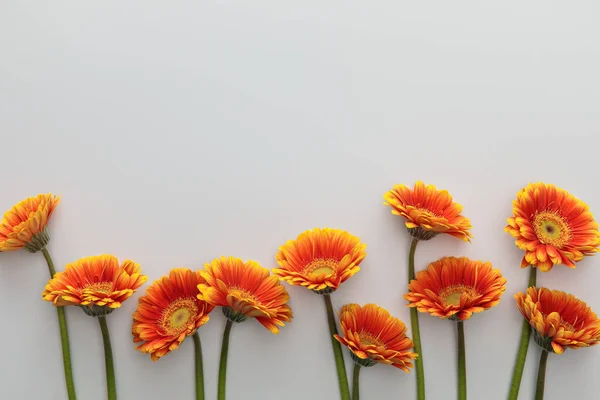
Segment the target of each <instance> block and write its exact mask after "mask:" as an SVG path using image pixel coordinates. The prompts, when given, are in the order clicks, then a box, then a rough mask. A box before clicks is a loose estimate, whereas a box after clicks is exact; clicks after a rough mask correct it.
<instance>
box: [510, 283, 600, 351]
mask: <svg viewBox="0 0 600 400" xmlns="http://www.w3.org/2000/svg"><path fill="white" fill-rule="evenodd" d="M515 299H516V300H517V306H518V307H519V311H521V314H523V316H524V317H525V319H526V320H527V321H528V322H529V324H530V325H531V327H532V328H533V330H534V333H535V336H534V337H535V341H536V343H537V344H538V345H539V346H540V347H542V348H543V349H544V350H546V351H551V350H554V352H555V353H557V354H562V353H563V352H564V351H565V347H568V348H571V349H578V348H580V347H588V346H594V345H596V344H598V342H599V341H600V320H599V319H598V317H597V316H596V314H594V312H593V311H592V310H591V308H590V307H588V306H587V305H586V304H585V303H584V302H583V301H581V300H579V299H577V298H575V297H574V296H572V295H570V294H567V293H565V292H560V291H558V290H549V289H546V288H539V289H538V288H535V287H530V288H529V289H527V293H517V294H516V295H515Z"/></svg>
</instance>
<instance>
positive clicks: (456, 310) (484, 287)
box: [404, 257, 506, 321]
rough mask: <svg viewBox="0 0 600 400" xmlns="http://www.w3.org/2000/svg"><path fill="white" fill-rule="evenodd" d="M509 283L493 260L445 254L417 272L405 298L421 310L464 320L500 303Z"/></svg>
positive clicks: (412, 305) (443, 316) (442, 316)
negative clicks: (478, 259) (492, 262)
mask: <svg viewBox="0 0 600 400" xmlns="http://www.w3.org/2000/svg"><path fill="white" fill-rule="evenodd" d="M505 284H506V279H504V278H503V277H502V275H501V274H500V271H499V270H497V269H492V264H491V263H489V262H482V261H473V260H470V259H468V258H467V257H461V258H455V257H444V258H442V259H440V260H438V261H435V262H433V263H431V264H429V267H428V268H427V270H425V271H421V272H419V273H418V274H417V279H415V280H412V281H411V282H410V284H409V285H408V289H409V292H408V293H407V294H405V295H404V298H405V299H406V300H408V301H409V302H410V303H409V304H408V306H409V307H417V309H418V310H419V311H420V312H428V313H429V314H431V315H433V316H435V317H440V318H450V319H453V320H457V319H458V320H461V321H464V320H467V319H469V318H471V315H473V313H476V312H481V311H484V310H487V309H489V308H491V307H493V306H495V305H496V304H498V303H499V302H500V296H502V293H504V291H505V290H506V286H505Z"/></svg>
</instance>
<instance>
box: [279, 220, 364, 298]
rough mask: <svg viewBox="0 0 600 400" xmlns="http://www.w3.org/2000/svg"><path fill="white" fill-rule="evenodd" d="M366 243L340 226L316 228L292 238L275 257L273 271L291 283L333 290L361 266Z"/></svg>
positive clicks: (325, 290)
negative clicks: (276, 265) (340, 228)
mask: <svg viewBox="0 0 600 400" xmlns="http://www.w3.org/2000/svg"><path fill="white" fill-rule="evenodd" d="M366 247H367V246H366V245H364V244H362V243H361V242H360V239H359V238H357V237H356V236H352V235H351V234H349V233H348V232H345V231H342V230H339V229H329V228H324V229H319V228H316V229H313V230H311V231H306V232H304V233H301V234H300V236H298V238H296V240H289V241H288V242H287V243H286V244H284V245H283V246H281V247H280V248H279V252H278V253H277V255H276V256H275V258H276V259H277V263H278V264H279V266H280V268H274V269H273V273H274V274H276V275H278V276H279V277H280V278H281V280H283V281H286V282H287V283H289V284H291V285H298V286H304V287H306V288H308V289H311V290H314V291H315V292H317V293H331V292H333V291H334V290H336V289H337V288H338V287H339V286H340V284H341V283H342V282H345V281H346V280H347V279H348V278H350V277H351V276H352V275H354V274H356V273H357V272H358V271H359V270H360V268H359V264H360V263H361V262H362V260H363V259H364V258H365V256H366V255H367V253H366V252H365V249H366Z"/></svg>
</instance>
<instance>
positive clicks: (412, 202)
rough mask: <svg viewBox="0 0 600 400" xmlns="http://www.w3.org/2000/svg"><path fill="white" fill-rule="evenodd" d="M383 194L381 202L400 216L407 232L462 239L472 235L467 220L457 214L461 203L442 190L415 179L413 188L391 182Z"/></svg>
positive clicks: (417, 236)
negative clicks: (445, 235) (392, 185)
mask: <svg viewBox="0 0 600 400" xmlns="http://www.w3.org/2000/svg"><path fill="white" fill-rule="evenodd" d="M383 198H384V199H385V203H383V204H385V205H386V206H390V207H392V214H395V215H400V216H401V217H404V218H405V219H406V228H407V229H408V232H409V233H410V234H411V235H412V236H413V237H415V238H417V239H419V240H429V239H431V238H433V237H434V236H436V235H438V234H440V233H446V234H448V235H452V236H454V237H457V238H459V239H462V240H464V241H465V242H468V241H469V240H470V238H471V237H472V236H471V233H470V232H469V229H471V222H470V221H469V219H468V218H465V217H463V216H462V215H460V212H461V211H462V206H461V205H460V204H458V203H455V202H453V201H452V196H450V194H449V193H448V192H447V191H446V190H437V189H436V188H435V186H433V185H427V186H425V184H424V183H423V182H421V181H417V183H416V184H415V187H414V189H413V190H411V189H409V188H408V187H406V186H405V185H394V188H393V189H392V190H390V191H389V192H387V193H386V194H384V195H383Z"/></svg>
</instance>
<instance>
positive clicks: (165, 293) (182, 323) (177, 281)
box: [131, 268, 214, 361]
mask: <svg viewBox="0 0 600 400" xmlns="http://www.w3.org/2000/svg"><path fill="white" fill-rule="evenodd" d="M205 282H206V281H205V280H204V278H202V276H201V275H200V272H194V271H192V270H190V269H186V268H175V269H173V270H171V272H169V276H163V277H162V278H160V279H158V280H157V281H155V282H153V283H152V285H150V287H148V289H147V290H146V295H145V296H142V297H140V301H139V304H138V308H137V310H136V311H135V313H133V326H132V328H131V331H132V334H133V342H134V343H140V342H141V344H140V345H139V346H138V347H137V350H139V351H141V352H142V353H150V358H151V359H152V361H157V360H158V359H159V358H161V357H163V356H165V355H167V354H169V353H170V352H171V351H172V350H175V349H177V348H178V347H179V345H180V344H181V343H182V342H183V341H184V340H185V338H186V337H188V336H191V335H193V334H194V333H195V332H196V330H197V329H198V328H199V327H200V326H202V325H204V324H205V323H207V322H208V314H209V313H210V312H211V311H212V310H213V309H214V306H212V305H210V304H208V303H206V302H205V301H204V300H200V299H198V294H199V291H198V285H199V284H200V283H205Z"/></svg>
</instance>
